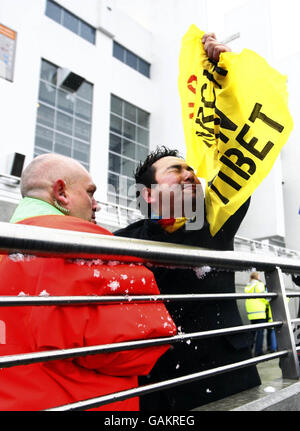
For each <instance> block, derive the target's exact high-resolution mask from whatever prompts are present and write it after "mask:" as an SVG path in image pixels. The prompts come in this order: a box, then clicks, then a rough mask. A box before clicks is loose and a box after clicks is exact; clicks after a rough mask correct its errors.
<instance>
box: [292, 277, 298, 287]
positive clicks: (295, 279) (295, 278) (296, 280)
mask: <svg viewBox="0 0 300 431" xmlns="http://www.w3.org/2000/svg"><path fill="white" fill-rule="evenodd" d="M292 280H293V282H294V283H295V284H297V286H300V275H295V274H292Z"/></svg>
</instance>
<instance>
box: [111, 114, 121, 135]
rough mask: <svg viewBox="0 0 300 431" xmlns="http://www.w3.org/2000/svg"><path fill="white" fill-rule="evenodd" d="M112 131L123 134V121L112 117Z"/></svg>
mask: <svg viewBox="0 0 300 431" xmlns="http://www.w3.org/2000/svg"><path fill="white" fill-rule="evenodd" d="M110 130H111V131H112V132H116V133H119V134H120V135H121V134H122V119H121V118H119V117H116V116H115V115H112V114H111V115H110Z"/></svg>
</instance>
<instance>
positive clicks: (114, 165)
mask: <svg viewBox="0 0 300 431" xmlns="http://www.w3.org/2000/svg"><path fill="white" fill-rule="evenodd" d="M149 117H150V115H149V114H148V113H147V112H146V111H143V110H142V109H140V108H138V107H137V106H134V105H132V104H131V103H128V102H126V101H124V100H122V99H120V98H119V97H116V96H114V95H112V96H111V112H110V135H109V164H108V184H109V190H108V200H109V201H110V202H116V203H118V204H119V205H122V206H128V205H129V203H130V202H131V201H132V200H133V199H134V198H135V192H134V190H133V189H134V187H132V186H133V185H134V184H135V181H134V172H135V170H136V167H137V165H138V163H139V162H140V160H144V159H145V158H146V156H147V154H148V152H149Z"/></svg>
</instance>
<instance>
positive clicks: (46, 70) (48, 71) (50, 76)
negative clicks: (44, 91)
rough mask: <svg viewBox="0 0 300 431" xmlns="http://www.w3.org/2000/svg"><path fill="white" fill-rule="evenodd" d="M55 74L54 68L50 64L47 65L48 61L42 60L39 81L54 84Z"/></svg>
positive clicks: (55, 68)
mask: <svg viewBox="0 0 300 431" xmlns="http://www.w3.org/2000/svg"><path fill="white" fill-rule="evenodd" d="M56 72H57V67H56V66H54V65H53V64H51V63H48V61H45V60H42V67H41V79H44V80H45V81H48V82H51V83H52V84H55V83H56Z"/></svg>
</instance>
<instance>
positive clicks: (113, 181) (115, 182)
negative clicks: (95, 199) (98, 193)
mask: <svg viewBox="0 0 300 431" xmlns="http://www.w3.org/2000/svg"><path fill="white" fill-rule="evenodd" d="M108 184H110V185H111V187H110V192H111V193H113V192H115V193H116V194H118V193H119V176H118V175H114V174H111V173H110V172H109V173H108ZM112 187H113V189H112Z"/></svg>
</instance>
